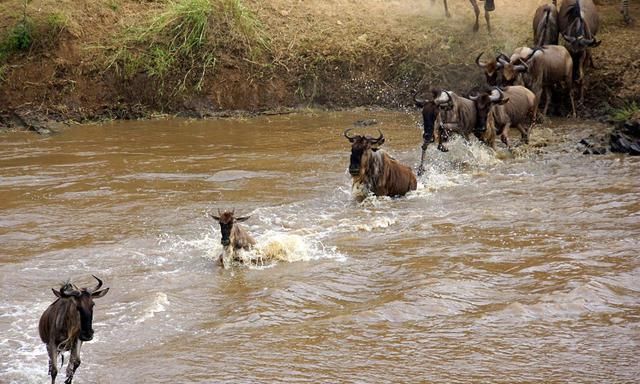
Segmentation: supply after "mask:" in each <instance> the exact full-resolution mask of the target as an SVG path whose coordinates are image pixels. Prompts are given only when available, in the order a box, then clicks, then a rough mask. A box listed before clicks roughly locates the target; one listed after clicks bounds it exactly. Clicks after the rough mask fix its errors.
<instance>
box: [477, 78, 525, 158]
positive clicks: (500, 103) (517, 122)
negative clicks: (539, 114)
mask: <svg viewBox="0 0 640 384" xmlns="http://www.w3.org/2000/svg"><path fill="white" fill-rule="evenodd" d="M469 98H470V99H471V100H473V101H474V102H475V103H476V111H477V114H478V117H477V118H478V123H477V128H476V130H479V131H485V132H486V133H485V135H484V141H485V143H486V144H487V145H489V146H490V147H491V148H493V149H495V137H496V135H498V136H500V139H501V140H502V142H503V143H504V144H505V145H506V146H507V148H509V149H511V144H510V143H509V138H508V133H509V128H511V127H515V128H517V129H518V130H519V131H520V134H521V136H522V141H523V142H524V143H528V142H529V134H530V132H531V127H532V126H533V123H534V117H535V114H536V112H535V110H536V96H535V95H534V94H533V92H531V91H530V90H528V89H527V88H525V87H522V86H519V85H514V86H511V87H506V88H505V89H504V91H503V90H501V89H500V88H494V89H493V90H492V91H491V93H488V92H481V93H479V94H478V95H472V96H470V97H469Z"/></svg>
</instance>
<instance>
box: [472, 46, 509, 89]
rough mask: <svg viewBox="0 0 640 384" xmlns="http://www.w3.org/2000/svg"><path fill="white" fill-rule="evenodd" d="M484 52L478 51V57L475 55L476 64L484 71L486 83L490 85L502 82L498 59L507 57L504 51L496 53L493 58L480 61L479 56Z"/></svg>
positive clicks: (500, 62) (500, 65) (501, 65)
mask: <svg viewBox="0 0 640 384" xmlns="http://www.w3.org/2000/svg"><path fill="white" fill-rule="evenodd" d="M483 54H484V52H480V54H479V55H478V57H476V65H477V66H478V67H480V68H482V70H483V71H484V76H485V78H486V79H487V84H489V85H491V86H496V85H500V84H501V83H502V79H500V76H499V75H500V72H501V70H502V67H503V65H504V64H503V63H502V61H500V59H507V60H508V58H507V57H506V55H505V54H504V53H500V54H498V56H497V57H496V58H495V59H491V60H489V61H484V62H483V61H480V58H481V57H482V55H483Z"/></svg>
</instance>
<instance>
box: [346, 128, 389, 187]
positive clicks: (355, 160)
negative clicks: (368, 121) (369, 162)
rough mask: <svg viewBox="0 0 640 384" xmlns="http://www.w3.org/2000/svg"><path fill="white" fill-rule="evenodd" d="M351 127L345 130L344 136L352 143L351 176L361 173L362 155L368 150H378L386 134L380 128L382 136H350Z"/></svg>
mask: <svg viewBox="0 0 640 384" xmlns="http://www.w3.org/2000/svg"><path fill="white" fill-rule="evenodd" d="M349 131H351V128H349V129H347V130H346V131H344V137H346V138H347V140H349V142H350V143H351V159H350V161H349V174H351V176H358V175H359V174H360V168H361V164H362V156H363V155H364V154H365V152H367V151H368V150H372V151H377V150H378V146H380V145H382V144H383V143H384V135H383V134H382V131H380V130H379V129H378V133H380V136H379V137H377V138H374V137H371V136H362V135H355V136H349Z"/></svg>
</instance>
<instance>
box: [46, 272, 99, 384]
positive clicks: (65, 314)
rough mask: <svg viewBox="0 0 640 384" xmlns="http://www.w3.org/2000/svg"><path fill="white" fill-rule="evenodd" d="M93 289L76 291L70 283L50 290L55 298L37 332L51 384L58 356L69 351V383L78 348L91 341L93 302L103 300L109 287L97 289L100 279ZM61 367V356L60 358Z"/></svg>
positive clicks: (55, 371)
mask: <svg viewBox="0 0 640 384" xmlns="http://www.w3.org/2000/svg"><path fill="white" fill-rule="evenodd" d="M93 277H94V278H95V279H96V280H98V284H97V285H96V286H95V287H93V288H82V289H78V287H76V286H75V285H73V284H71V283H70V282H66V283H64V284H63V285H62V286H61V287H60V290H59V291H57V290H55V289H51V290H52V291H53V294H54V295H55V296H56V297H57V299H56V301H54V302H53V304H51V305H50V306H49V307H48V308H47V309H46V310H45V311H44V313H43V314H42V316H41V317H40V323H39V325H38V331H39V332H40V339H41V340H42V342H43V343H45V344H46V345H47V352H48V353H49V375H51V383H52V384H54V383H55V381H56V376H57V375H58V367H57V361H58V354H60V353H63V352H67V351H70V352H71V354H70V356H69V363H68V364H67V379H66V380H65V384H71V381H72V380H73V375H74V373H75V372H76V369H78V367H79V366H80V347H81V346H82V343H83V342H85V341H90V340H91V339H93V306H94V303H93V299H97V298H100V297H103V296H104V295H106V294H107V292H109V288H105V289H103V290H100V288H101V287H102V280H100V279H99V278H97V277H96V276H93ZM62 365H64V356H63V358H62Z"/></svg>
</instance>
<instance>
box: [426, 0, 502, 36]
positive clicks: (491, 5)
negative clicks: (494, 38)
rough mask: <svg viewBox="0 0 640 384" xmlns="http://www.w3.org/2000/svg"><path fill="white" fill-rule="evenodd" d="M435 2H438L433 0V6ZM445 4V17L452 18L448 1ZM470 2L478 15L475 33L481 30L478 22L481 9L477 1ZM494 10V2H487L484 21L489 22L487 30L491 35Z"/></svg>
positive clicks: (491, 0)
mask: <svg viewBox="0 0 640 384" xmlns="http://www.w3.org/2000/svg"><path fill="white" fill-rule="evenodd" d="M480 1H482V0H480ZM435 2H436V0H431V4H434V3H435ZM443 2H444V12H445V15H447V17H451V14H450V13H449V7H448V6H447V0H443ZM469 2H470V3H471V6H472V7H473V12H474V13H475V14H476V23H475V24H474V25H473V31H474V32H478V29H480V23H479V22H478V18H479V17H480V7H478V1H477V0H469ZM494 9H495V6H494V3H493V0H486V1H485V3H484V19H485V20H486V21H487V30H488V31H489V33H491V20H490V16H489V12H491V11H493V10H494Z"/></svg>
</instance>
